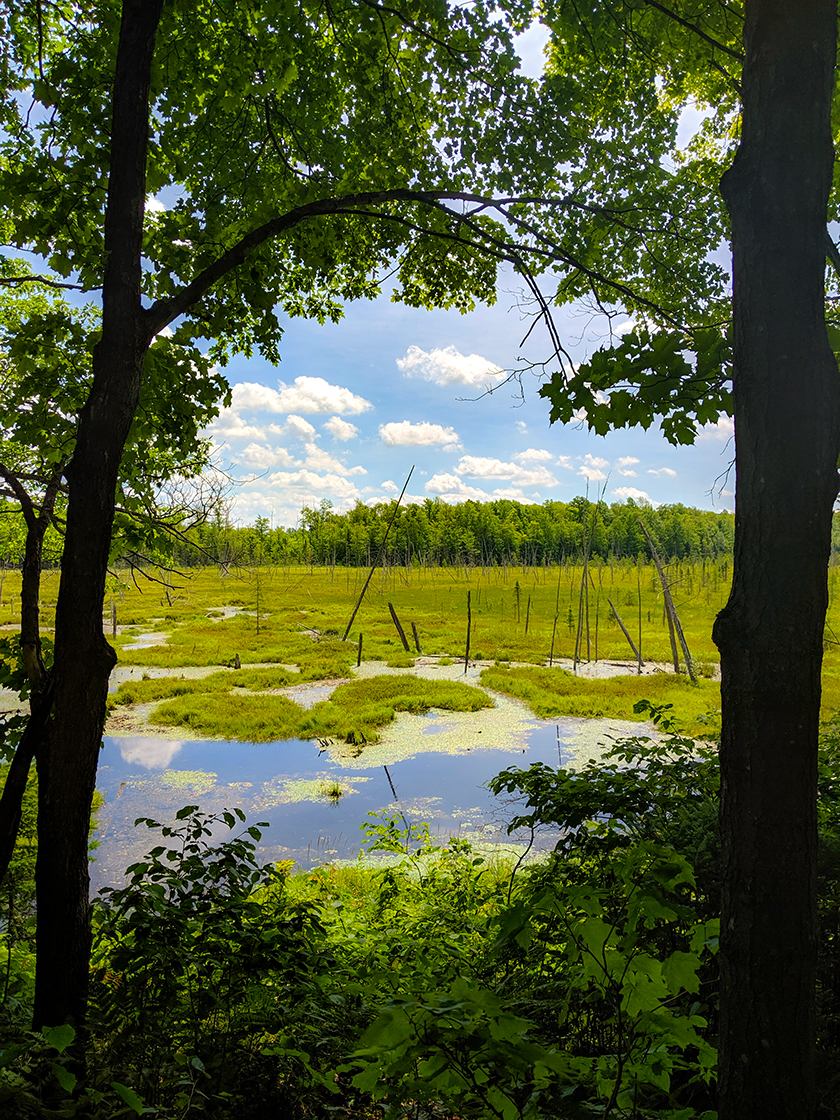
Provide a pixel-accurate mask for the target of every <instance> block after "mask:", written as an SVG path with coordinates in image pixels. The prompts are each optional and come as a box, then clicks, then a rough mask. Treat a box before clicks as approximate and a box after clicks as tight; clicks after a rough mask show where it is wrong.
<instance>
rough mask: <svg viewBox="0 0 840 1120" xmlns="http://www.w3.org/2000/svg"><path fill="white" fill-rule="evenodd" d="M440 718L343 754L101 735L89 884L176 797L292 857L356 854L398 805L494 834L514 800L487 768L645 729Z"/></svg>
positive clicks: (122, 863)
mask: <svg viewBox="0 0 840 1120" xmlns="http://www.w3.org/2000/svg"><path fill="white" fill-rule="evenodd" d="M415 718H416V717H415ZM449 718H450V720H451V715H450V717H449ZM447 722H448V721H447V720H445V719H444V718H441V717H438V719H427V720H423V721H418V722H417V723H415V725H414V749H413V752H412V753H411V754H409V755H407V756H406V754H405V753H400V752H399V751H398V752H395V753H394V754H391V755H390V756H387V755H385V754H383V753H382V751H381V750H380V749H379V748H366V749H365V750H363V751H362V753H361V754H360V755H359V756H358V757H355V758H348V757H342V755H341V753H340V752H339V751H338V750H333V749H330V750H328V751H325V750H324V748H323V747H322V746H320V745H319V744H318V742H314V743H313V742H308V741H303V740H299V739H293V740H288V741H285V742H275V743H237V742H190V741H181V740H168V739H157V738H152V737H132V738H120V739H117V738H106V739H105V743H104V748H103V751H102V754H101V763H100V768H99V776H98V780H97V786H98V788H100V789H101V790H102V791H103V792H104V793H105V796H106V802H105V805H104V807H103V809H102V811H101V813H100V817H99V826H100V837H101V843H100V846H99V848H98V849H97V851H96V853H95V857H96V862H95V863H94V865H93V867H92V869H91V878H92V887H93V889H94V890H98V889H99V888H100V887H102V886H117V885H119V884H121V883H122V881H123V869H124V868H125V867H126V866H128V865H129V864H130V863H132V862H134V861H136V860H137V859H139V858H140V857H141V856H142V855H143V854H144V853H145V852H146V851H147V850H148V849H149V848H150V847H152V846H153V845H154V844H155V843H157V842H158V837H159V833H158V834H154V835H153V834H150V833H149V832H148V830H147V829H144V828H138V829H135V828H134V827H133V825H134V821H135V819H136V818H137V817H144V816H149V817H153V818H154V819H156V820H158V821H161V822H162V823H163V822H170V821H172V820H173V819H174V816H175V813H176V812H177V810H178V809H179V808H180V807H181V806H182V805H185V804H198V805H200V806H201V808H202V809H203V810H204V811H206V812H209V813H215V812H219V811H221V810H222V809H224V808H230V807H233V806H238V807H240V808H242V809H243V810H244V811H245V812H246V814H248V817H249V823H251V822H253V821H256V820H262V821H267V822H268V824H269V827H268V828H267V829H266V830H265V832H264V835H263V839H262V843H261V845H260V848H259V852H258V854H259V857H260V858H261V859H264V860H280V859H293V860H295V861H296V862H297V864H298V866H300V867H303V868H307V867H311V866H314V865H317V864H319V863H323V862H324V861H326V860H330V859H335V858H352V857H353V856H355V854H356V853H357V852H358V850H359V846H360V843H361V842H362V840H363V837H362V834H361V833H360V831H359V825H360V824H361V823H362V821H363V820H364V819H365V817H366V815H367V814H368V813H369V812H375V811H378V810H381V809H389V808H390V809H392V810H393V809H397V808H399V810H400V811H401V812H402V813H403V814H404V815H405V817H406V819H407V820H409V821H410V822H412V823H418V822H420V821H427V822H428V823H429V825H430V828H431V831H432V834H433V835H438V836H440V837H441V838H442V840H443V841H444V842H445V840H446V838H447V836H449V835H456V836H461V837H464V838H466V839H472V840H480V841H487V840H493V841H504V840H506V839H507V837H506V834H505V832H504V828H505V823H506V821H507V820H508V819H510V817H511V816H512V815H513V810H512V808H511V807H510V806H509V805H506V804H504V803H503V802H499V801H497V799H495V798H494V797H493V796H492V794H491V793H490V792H489V790H488V789H487V788H486V783H487V781H488V780H489V779H490V778H491V777H493V776H494V775H495V774H497V773H499V771H500V770H503V769H506V768H508V767H511V766H521V767H527V766H529V765H530V764H531V763H532V762H538V761H539V762H543V763H547V764H549V765H553V766H556V765H558V763H559V764H561V765H568V764H575V763H577V764H580V762H582V761H584V760H585V758H586V757H588V756H590V755H592V754H593V753H598V747H597V744H598V743H599V742H604V741H608V739H609V738H610V737H615V736H621V735H626V734H639V733H643V732H644V728H643V727H642V726H641V725H639V724H638V723H632V724H630V723H626V722H623V721H617V720H579V719H565V720H561V721H560V722H557V721H554V722H549V721H543V720H536V719H530V720H528V722H527V726H523V728H522V729H521V730H520V731H518V732H517V734H516V735H515V736H514V737H512V738H508V739H504V737H503V736H499V739H500V740H501V743H502V744H503V745H500V742H499V741H498V740H497V741H494V739H495V736H494V737H493V738H491V735H490V733H489V732H488V730H487V729H485V730H484V733H483V734H482V736H481V738H480V739H476V738H475V737H473V738H471V739H470V740H465V741H464V742H463V743H462V745H461V746H460V749H459V750H457V751H446V750H441V749H440V745H442V743H443V742H444V741H448V734H451V732H449V728H448V727H447V726H446V724H447ZM474 734H475V732H474ZM465 744H466V745H465ZM488 748H492V749H488ZM174 764H177V765H174Z"/></svg>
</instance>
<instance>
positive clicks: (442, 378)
mask: <svg viewBox="0 0 840 1120" xmlns="http://www.w3.org/2000/svg"><path fill="white" fill-rule="evenodd" d="M397 365H398V366H399V368H400V369H401V370H402V371H403V373H404V374H405V375H406V377H422V378H423V380H424V381H433V382H434V383H435V384H436V385H470V386H472V387H473V388H476V387H478V386H481V385H486V384H487V382H488V381H490V382H495V381H497V380H498V379H499V378H500V377H504V376H505V375H504V373H503V372H502V371H501V370H500V369H499V367H498V366H496V365H494V364H493V362H491V361H490V360H489V359H487V358H482V357H481V355H480V354H461V353H460V352H459V351H458V350H456V349H455V347H454V346H447V347H445V348H444V349H438V350H430V351H426V350H421V349H420V347H419V346H409V348H408V350H407V351H406V355H405V357H404V358H397Z"/></svg>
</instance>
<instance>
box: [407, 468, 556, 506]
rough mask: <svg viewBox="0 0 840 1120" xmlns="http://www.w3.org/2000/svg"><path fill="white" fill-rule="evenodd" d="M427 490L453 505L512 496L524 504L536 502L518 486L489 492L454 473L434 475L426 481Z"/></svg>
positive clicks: (490, 500)
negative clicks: (471, 484) (470, 484)
mask: <svg viewBox="0 0 840 1120" xmlns="http://www.w3.org/2000/svg"><path fill="white" fill-rule="evenodd" d="M426 492H427V493H428V494H435V495H436V496H437V497H438V498H441V499H442V500H443V501H444V502H449V503H450V504H453V505H454V504H456V503H458V502H466V501H474V502H492V501H493V500H494V498H512V499H513V500H514V501H517V502H522V503H523V505H533V504H534V502H533V500H532V499H531V498H528V497H526V496H525V494H524V493H523V492H522V491H521V490H520V489H519V487H518V486H508V487H504V488H503V489H498V490H494V491H493V492H492V493H491V494H488V493H487V491H486V490H480V489H479V488H478V487H477V486H467V484H466V483H465V482H464V481H463V479H461V478H458V476H457V475H454V474H445V473H442V474H436V475H433V476H432V477H431V478H430V479H429V481H428V482H427V483H426Z"/></svg>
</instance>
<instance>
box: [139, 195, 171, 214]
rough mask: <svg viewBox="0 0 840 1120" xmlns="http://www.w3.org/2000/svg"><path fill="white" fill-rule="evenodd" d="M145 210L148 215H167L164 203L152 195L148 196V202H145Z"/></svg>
mask: <svg viewBox="0 0 840 1120" xmlns="http://www.w3.org/2000/svg"><path fill="white" fill-rule="evenodd" d="M143 209H144V210H145V211H146V213H147V214H164V213H166V207H165V206H164V205H163V203H162V202H161V201H160V199H159V198H155V197H154V196H153V195H150V194H147V195H146V202H145V205H144V206H143Z"/></svg>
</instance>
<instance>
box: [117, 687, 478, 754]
mask: <svg viewBox="0 0 840 1120" xmlns="http://www.w3.org/2000/svg"><path fill="white" fill-rule="evenodd" d="M232 676H233V674H224V678H225V680H226V681H227V685H228V689H230V687H231V684H232V683H233V682H232ZM236 677H237V678H239V674H236ZM207 681H209V682H211V687H210V688H208V689H207V690H206V691H202V690H201V686H202V685H204V684H205V682H207ZM159 683H160V684H162V683H164V682H158V681H140V682H138V684H140V685H141V686H147V685H157V684H159ZM173 683H177V684H191V685H194V686H195V687H194V688H192V689H190V690H189V691H188V692H185V693H182V694H176V695H175V697H174V698H173V699H172V700H170V701H169V702H167V703H164V704H161V705H160V706H159V707H158V708H156V709H155V710H154V712H153V713H152V715H151V717H150V719H151V721H152V722H153V723H157V724H164V725H167V726H174V727H184V728H189V729H190V730H191V731H193V732H195V733H196V734H200V735H204V736H211V737H214V738H219V739H239V740H241V741H243V742H270V741H272V740H277V739H340V740H343V741H344V742H346V743H352V744H359V745H362V744H364V743H373V742H376V741H377V739H378V737H379V731H380V730H381V728H383V727H385V726H386V725H387V724H389V723H391V722H392V721H393V719H394V717H395V715H396V713H397V712H412V713H414V714H420V713H423V712H427V711H429V710H430V709H431V708H441V709H444V710H446V711H453V712H477V711H479V710H480V709H481V708H490V707H492V706H493V701H492V700H491V699H490V697H489V696H488V695H487V694H486V693H485V692H483V691H482V690H481V689H478V688H473V687H472V686H471V685H466V684H461V683H459V682H456V681H429V680H422V679H420V678H418V677H413V676H408V675H399V676H388V677H370V678H368V679H367V680H358V681H350V682H349V683H347V684H344V685H340V686H339V687H338V688H337V689H336V690H335V691H334V692H333V693H332V695H331V697H330V698H329V700H323V701H321V702H320V703H318V704H315V705H314V706H313V707H312V708H310V709H309V710H308V711H307V710H305V709H304V708H302V707H301V706H300V705H299V704H295V703H294V702H293V701H292V700H289V699H288V698H287V697H285V696H262V695H259V694H257V695H243V694H242V693H241V692H238V690H237V691H233V692H231V691H220V690H219V688H218V687H217V682H216V681H215V680H214V679H213V677H205V678H204V680H197V681H189V682H186V681H178V682H173Z"/></svg>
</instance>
